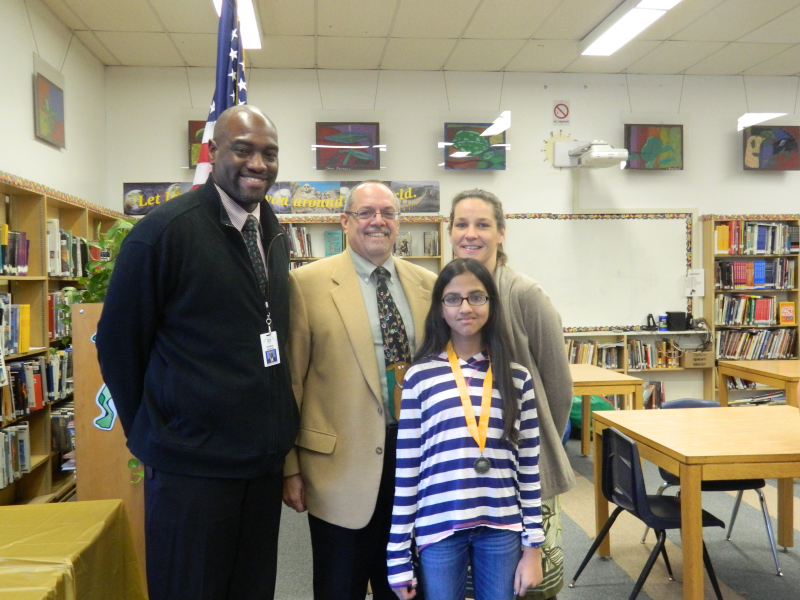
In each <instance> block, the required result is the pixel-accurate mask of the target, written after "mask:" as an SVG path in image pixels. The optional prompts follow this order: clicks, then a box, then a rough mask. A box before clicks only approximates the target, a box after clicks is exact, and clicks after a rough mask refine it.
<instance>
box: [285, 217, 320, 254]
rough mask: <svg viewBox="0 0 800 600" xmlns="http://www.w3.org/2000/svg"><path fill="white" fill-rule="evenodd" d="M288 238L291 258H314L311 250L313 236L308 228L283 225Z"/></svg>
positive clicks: (289, 224) (290, 224)
mask: <svg viewBox="0 0 800 600" xmlns="http://www.w3.org/2000/svg"><path fill="white" fill-rule="evenodd" d="M282 225H283V230H284V231H285V232H286V237H288V238H289V256H290V257H291V258H307V257H311V256H314V253H313V252H312V250H311V235H310V234H309V233H308V227H303V226H299V225H298V226H295V225H294V224H292V223H282Z"/></svg>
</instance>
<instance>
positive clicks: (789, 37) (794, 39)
mask: <svg viewBox="0 0 800 600" xmlns="http://www.w3.org/2000/svg"><path fill="white" fill-rule="evenodd" d="M739 41H740V42H761V43H765V44H770V43H772V44H776V43H782V42H786V43H788V44H797V43H798V42H800V7H798V8H795V9H794V10H790V11H789V12H787V13H785V14H783V15H781V16H779V17H777V18H775V19H773V20H772V21H770V22H769V23H767V24H765V25H762V26H761V27H759V28H758V29H756V30H755V31H752V32H750V33H748V34H747V35H746V36H744V37H743V38H742V39H741V40H739ZM798 70H800V69H798Z"/></svg>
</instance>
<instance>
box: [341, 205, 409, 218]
mask: <svg viewBox="0 0 800 600" xmlns="http://www.w3.org/2000/svg"><path fill="white" fill-rule="evenodd" d="M378 212H380V213H381V217H383V220H384V221H394V220H395V219H399V218H400V211H397V210H381V211H377V210H374V209H372V208H362V209H361V210H358V211H356V212H352V211H345V214H346V215H352V216H354V217H355V218H356V219H358V220H359V221H371V220H372V219H374V218H375V215H376V214H378Z"/></svg>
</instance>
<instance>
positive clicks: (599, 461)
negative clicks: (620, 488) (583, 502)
mask: <svg viewBox="0 0 800 600" xmlns="http://www.w3.org/2000/svg"><path fill="white" fill-rule="evenodd" d="M594 517H595V535H599V534H600V530H601V529H602V528H603V525H605V524H606V521H608V500H606V498H605V496H603V435H602V431H601V430H600V429H599V427H598V429H597V430H596V431H595V432H594ZM597 555H598V556H611V532H609V533H608V535H606V539H604V540H603V541H602V543H601V544H600V547H599V548H598V549H597Z"/></svg>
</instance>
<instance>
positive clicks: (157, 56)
mask: <svg viewBox="0 0 800 600" xmlns="http://www.w3.org/2000/svg"><path fill="white" fill-rule="evenodd" d="M96 33H97V37H99V38H100V41H101V42H103V44H104V45H105V46H106V47H107V48H108V49H109V50H110V51H111V53H112V54H113V55H114V56H116V57H117V58H118V59H119V61H120V63H122V64H123V65H124V66H126V67H183V66H184V62H183V59H182V58H181V56H180V54H178V52H177V50H175V46H173V45H172V42H171V41H170V39H169V36H168V35H167V34H166V33H140V32H127V31H97V32H96Z"/></svg>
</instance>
